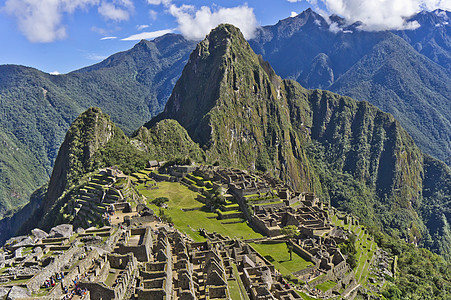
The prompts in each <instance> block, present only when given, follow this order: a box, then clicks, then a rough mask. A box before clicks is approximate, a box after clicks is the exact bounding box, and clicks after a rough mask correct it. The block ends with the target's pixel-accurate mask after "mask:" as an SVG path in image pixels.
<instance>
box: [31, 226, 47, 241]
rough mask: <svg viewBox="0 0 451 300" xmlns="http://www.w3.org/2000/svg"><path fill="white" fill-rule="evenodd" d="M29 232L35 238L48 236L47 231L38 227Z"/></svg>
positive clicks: (40, 238)
mask: <svg viewBox="0 0 451 300" xmlns="http://www.w3.org/2000/svg"><path fill="white" fill-rule="evenodd" d="M31 234H32V235H33V237H34V238H35V240H42V239H45V238H47V237H48V236H49V234H48V233H47V232H45V231H44V230H42V229H39V228H35V229H33V230H32V231H31Z"/></svg>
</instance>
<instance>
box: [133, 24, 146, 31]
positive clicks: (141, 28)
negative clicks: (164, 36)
mask: <svg viewBox="0 0 451 300" xmlns="http://www.w3.org/2000/svg"><path fill="white" fill-rule="evenodd" d="M146 28H149V25H136V29H137V30H139V31H141V30H143V29H146Z"/></svg>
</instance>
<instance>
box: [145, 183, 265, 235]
mask: <svg viewBox="0 0 451 300" xmlns="http://www.w3.org/2000/svg"><path fill="white" fill-rule="evenodd" d="M157 186H158V189H155V190H147V189H146V188H144V186H143V185H138V186H137V188H138V190H139V192H140V193H142V194H143V195H144V196H146V197H147V199H148V200H149V201H151V200H152V199H155V198H157V197H167V198H169V202H167V204H168V208H167V209H165V214H167V215H169V216H171V217H172V221H173V222H174V225H175V227H176V228H177V229H179V230H180V231H182V232H184V233H186V234H188V235H189V236H191V237H192V238H193V239H194V240H196V241H203V240H204V238H203V237H201V236H200V235H199V232H198V230H199V228H204V229H206V230H207V231H209V232H217V233H220V234H222V235H224V236H230V237H232V238H240V239H253V238H260V237H262V235H261V234H259V233H257V232H255V231H254V230H253V229H252V228H250V227H249V226H248V225H247V224H246V223H245V222H243V223H236V224H223V222H224V220H217V219H216V217H217V214H216V213H215V212H210V211H206V210H204V209H202V210H194V211H187V212H185V211H183V210H182V208H198V207H202V206H203V204H202V203H200V202H199V201H197V200H196V197H197V196H198V195H199V194H198V193H196V192H193V191H191V190H189V189H188V188H187V187H186V186H184V185H182V184H180V183H173V182H159V183H157ZM149 207H150V208H152V209H153V210H154V211H155V212H156V213H157V214H158V211H159V208H158V207H157V206H155V205H153V204H149Z"/></svg>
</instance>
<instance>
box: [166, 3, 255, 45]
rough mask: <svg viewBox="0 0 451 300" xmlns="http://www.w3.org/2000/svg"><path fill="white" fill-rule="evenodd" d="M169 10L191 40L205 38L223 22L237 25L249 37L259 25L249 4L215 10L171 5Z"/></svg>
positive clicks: (203, 7)
mask: <svg viewBox="0 0 451 300" xmlns="http://www.w3.org/2000/svg"><path fill="white" fill-rule="evenodd" d="M169 12H170V14H171V15H173V16H174V17H175V18H176V19H177V23H178V24H179V28H178V29H179V30H180V32H181V33H182V34H183V35H184V36H185V38H187V39H190V40H200V39H203V38H204V37H205V35H206V34H207V33H209V32H210V30H211V29H213V28H215V27H216V26H218V25H219V24H222V23H229V24H233V25H235V26H236V27H238V28H240V30H241V32H242V33H243V35H244V36H245V37H246V38H247V39H249V38H252V37H253V36H254V33H255V29H256V28H257V26H258V23H257V19H256V18H255V15H254V10H253V8H250V7H248V6H247V4H244V5H242V6H236V7H232V8H219V9H216V10H213V11H212V10H211V8H210V7H208V6H202V7H201V8H200V9H198V10H196V8H195V7H194V6H191V5H182V6H179V7H178V6H176V5H171V6H170V7H169Z"/></svg>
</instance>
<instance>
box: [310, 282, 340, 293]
mask: <svg viewBox="0 0 451 300" xmlns="http://www.w3.org/2000/svg"><path fill="white" fill-rule="evenodd" d="M336 285H337V283H336V282H333V281H331V280H328V281H326V282H323V283H321V284H318V285H317V286H315V288H317V289H319V290H321V291H323V292H326V291H328V290H330V289H331V288H333V287H334V286H336Z"/></svg>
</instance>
